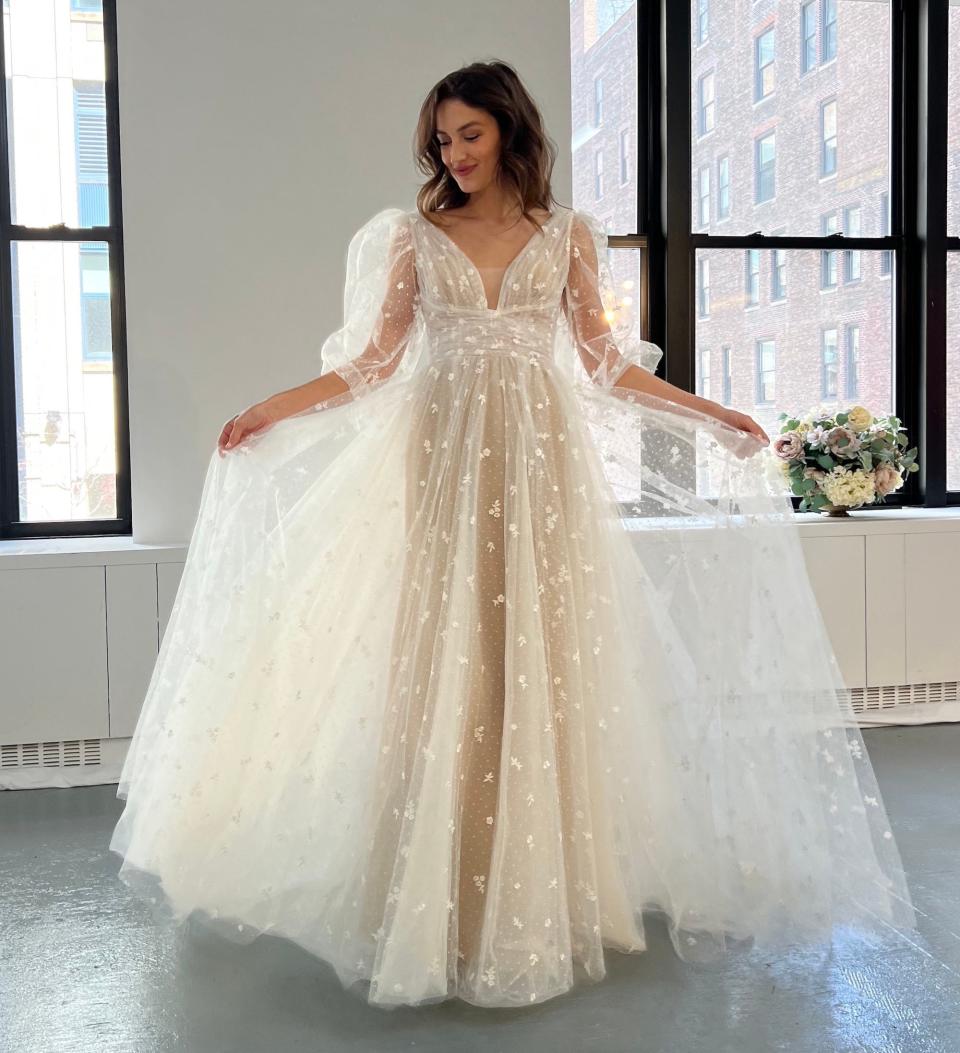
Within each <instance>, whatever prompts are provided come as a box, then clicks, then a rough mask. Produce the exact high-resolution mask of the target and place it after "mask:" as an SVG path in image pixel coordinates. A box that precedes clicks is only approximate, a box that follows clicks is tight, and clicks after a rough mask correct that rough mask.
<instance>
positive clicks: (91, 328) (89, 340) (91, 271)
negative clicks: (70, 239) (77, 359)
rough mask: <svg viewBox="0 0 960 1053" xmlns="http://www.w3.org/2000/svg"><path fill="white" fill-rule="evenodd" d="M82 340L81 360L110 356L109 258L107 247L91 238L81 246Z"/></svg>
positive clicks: (111, 354)
mask: <svg viewBox="0 0 960 1053" xmlns="http://www.w3.org/2000/svg"><path fill="white" fill-rule="evenodd" d="M80 312H81V328H80V334H81V341H82V356H83V361H84V362H109V361H110V360H111V359H112V358H113V340H112V336H111V330H110V260H109V257H108V255H107V247H106V246H105V245H102V246H101V245H98V243H97V242H91V243H90V244H89V245H84V246H83V247H82V248H81V250H80Z"/></svg>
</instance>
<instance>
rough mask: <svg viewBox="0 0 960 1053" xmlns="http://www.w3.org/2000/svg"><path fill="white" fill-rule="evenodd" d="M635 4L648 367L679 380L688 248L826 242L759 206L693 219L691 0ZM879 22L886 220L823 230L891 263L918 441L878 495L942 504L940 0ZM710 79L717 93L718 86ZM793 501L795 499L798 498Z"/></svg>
mask: <svg viewBox="0 0 960 1053" xmlns="http://www.w3.org/2000/svg"><path fill="white" fill-rule="evenodd" d="M637 10H638V14H641V13H642V22H643V34H642V40H641V43H640V47H641V53H640V59H641V61H640V64H639V68H640V69H641V70H645V71H646V76H645V77H644V79H643V84H644V90H645V91H647V92H648V94H647V96H646V98H645V105H644V107H643V114H644V116H645V118H646V124H647V130H646V133H645V135H644V139H645V141H646V143H647V153H646V159H647V162H648V172H649V174H648V178H647V180H646V183H645V197H644V200H643V202H642V203H641V205H640V210H639V211H640V214H641V218H642V220H643V223H644V226H643V228H642V229H643V231H644V232H645V233H646V234H647V235H648V245H649V256H648V262H649V267H648V271H649V275H650V287H649V297H650V300H649V319H650V327H649V330H648V338H649V339H650V340H652V341H653V342H654V343H657V344H658V345H659V346H660V347H662V348H663V349H664V355H663V358H662V360H661V362H660V365H659V368H658V374H659V375H661V376H663V377H665V379H667V380H669V381H670V382H671V383H673V384H675V385H677V386H678V387H681V388H683V389H684V390H687V391H691V390H693V389H692V381H693V377H694V361H693V355H694V347H695V335H696V322H697V311H696V275H697V259H698V256H699V255H700V254H702V253H704V252H706V251H708V250H711V249H733V248H735V249H743V248H746V247H749V246H755V247H759V248H765V249H771V248H783V249H786V250H788V251H792V250H811V249H812V250H818V249H823V248H824V246H825V244H826V239H825V238H823V237H822V236H818V235H812V236H808V235H793V234H791V235H787V234H781V235H771V234H769V233H766V232H765V231H764V230H763V229H762V227H763V219H762V216H763V213H762V210H761V211H759V212H758V213H757V220H758V222H757V227H759V228H760V229H759V230H757V231H756V232H755V233H752V234H742V235H733V234H726V233H724V234H720V233H716V232H713V231H709V232H697V231H695V230H694V229H693V228H692V226H691V203H692V202H691V179H692V177H693V176H692V163H691V156H692V139H691V127H692V125H691V116H690V115H691V102H692V98H693V87H694V86H695V84H694V82H693V78H692V74H693V73H694V72H695V71H694V70H693V69H692V52H693V49H692V45H691V21H690V19H691V8H690V6H689V4H683V3H667V0H653V2H652V3H650V4H645V5H639V6H638V9H637ZM890 28H891V46H890V66H891V82H890V83H891V96H890V158H891V163H890V186H889V188H888V191H889V194H890V231H889V233H886V234H876V233H874V230H875V229H876V228H874V227H873V223H874V218H873V216H871V214H870V212H871V210H870V209H868V208H867V207H866V206H867V205H868V202H867V201H864V202H863V204H864V206H865V211H864V213H863V217H864V226H865V230H866V231H867V233H865V234H864V235H862V236H861V237H859V238H856V239H853V238H846V237H844V236H843V235H842V234H840V235H835V236H834V239H835V242H836V247H837V248H843V249H861V250H863V252H864V266H865V268H867V267H875V266H878V264H877V263H875V262H874V260H875V259H879V260H883V259H884V258H887V259H889V260H890V263H891V280H892V282H893V288H892V289H891V306H892V312H893V320H892V333H891V344H892V353H893V358H894V363H893V385H894V404H893V406H892V407H891V412H892V413H893V414H894V415H895V416H897V417H898V418H899V419H900V421H901V422H902V423H903V425H904V427H905V428H906V429H907V431H908V436H909V439H910V442H911V445H915V446H917V447H918V454H917V460H918V464H919V468H920V470H919V471H918V472H911V473H909V474H908V475H907V477H906V480H905V482H904V486H903V487H902V488H901V489H900V490H898V491H896V492H895V493H893V494H891V495H889V496H888V497H887V498H886V500H885V502H884V504H885V506H886V507H899V506H903V507H909V506H922V507H945V506H950V505H957V504H960V491H958V490H954V491H948V490H947V488H946V482H947V473H946V468H947V462H946V459H947V442H946V435H947V432H946V427H947V407H946V376H947V374H946V365H947V351H946V291H947V290H946V270H947V268H946V260H947V252H960V237H948V236H947V232H946V210H947V106H948V97H947V70H948V6H947V0H924V2H923V3H922V4H919V5H914V4H912V3H910V2H909V0H891V11H890ZM819 54H820V53H819V51H818V58H819ZM715 88H716V92H717V95H718V96H719V95H720V94H722V90H723V86H722V85H715ZM749 160H750V161H751V162H753V161H754V158H750V159H749ZM873 215H874V216H875V213H874V214H873ZM748 229H750V228H748ZM831 247H833V246H832V244H831ZM886 253H889V254H890V256H889V257H886V256H885V254H886ZM793 502H794V507H796V506H797V504H798V503H799V498H796V497H794V498H793Z"/></svg>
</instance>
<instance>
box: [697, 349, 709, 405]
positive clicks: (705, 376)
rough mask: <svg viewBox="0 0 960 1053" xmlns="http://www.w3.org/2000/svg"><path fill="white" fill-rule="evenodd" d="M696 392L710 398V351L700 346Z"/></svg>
mask: <svg viewBox="0 0 960 1053" xmlns="http://www.w3.org/2000/svg"><path fill="white" fill-rule="evenodd" d="M697 373H698V376H697V394H698V395H702V396H703V398H705V399H708V398H710V351H709V350H708V349H707V348H705V347H704V348H701V349H700V354H699V355H698V356H697Z"/></svg>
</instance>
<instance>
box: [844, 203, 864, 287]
mask: <svg viewBox="0 0 960 1053" xmlns="http://www.w3.org/2000/svg"><path fill="white" fill-rule="evenodd" d="M843 233H844V235H845V236H846V237H848V238H859V237H860V208H859V206H858V205H850V206H848V207H847V208H845V209H844V210H843ZM860 256H861V254H860V251H859V250H858V249H846V250H845V251H844V254H843V280H844V281H845V282H858V281H860V273H861V260H860Z"/></svg>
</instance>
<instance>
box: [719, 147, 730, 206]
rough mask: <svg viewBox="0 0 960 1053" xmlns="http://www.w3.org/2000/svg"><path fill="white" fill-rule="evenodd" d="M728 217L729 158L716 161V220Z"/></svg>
mask: <svg viewBox="0 0 960 1053" xmlns="http://www.w3.org/2000/svg"><path fill="white" fill-rule="evenodd" d="M729 215H730V158H729V157H721V158H720V160H719V161H717V219H726V218H727V216H729Z"/></svg>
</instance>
